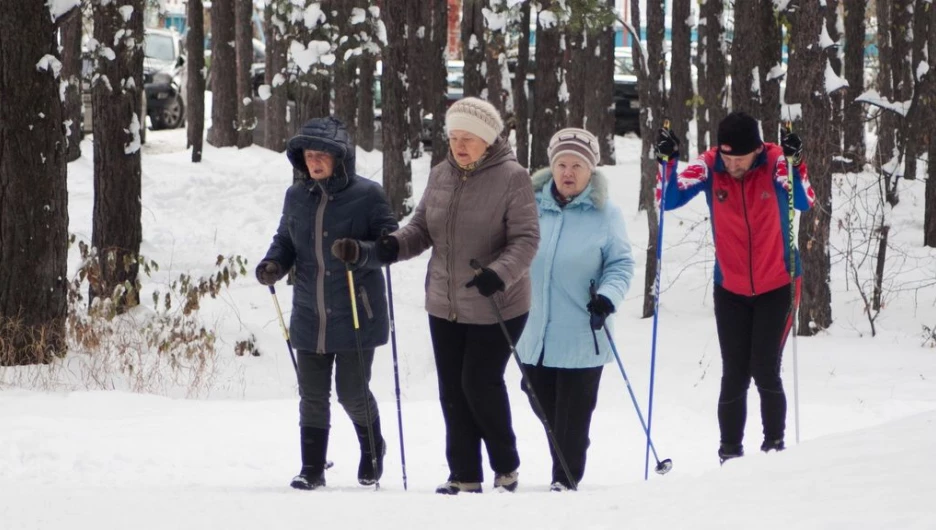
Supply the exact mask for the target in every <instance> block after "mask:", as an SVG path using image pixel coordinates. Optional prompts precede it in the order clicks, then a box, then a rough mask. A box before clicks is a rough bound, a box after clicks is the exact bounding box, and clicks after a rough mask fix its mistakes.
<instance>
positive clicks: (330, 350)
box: [256, 117, 398, 489]
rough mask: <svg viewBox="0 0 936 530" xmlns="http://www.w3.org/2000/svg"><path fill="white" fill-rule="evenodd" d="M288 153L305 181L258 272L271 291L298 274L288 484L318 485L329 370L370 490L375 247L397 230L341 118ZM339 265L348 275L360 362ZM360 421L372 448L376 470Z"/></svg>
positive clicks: (318, 122)
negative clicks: (295, 419) (295, 420)
mask: <svg viewBox="0 0 936 530" xmlns="http://www.w3.org/2000/svg"><path fill="white" fill-rule="evenodd" d="M286 154H287V156H288V158H289V161H290V162H291V163H292V165H293V166H294V167H295V168H296V169H297V170H299V171H300V172H302V173H304V174H305V175H306V177H307V178H306V179H304V180H302V181H299V182H296V183H295V184H293V185H292V186H291V187H290V188H289V189H288V190H287V191H286V201H285V203H284V205H283V215H282V217H281V218H280V223H279V228H278V229H277V230H276V235H275V236H273V243H272V244H271V245H270V249H269V251H267V254H266V257H265V258H263V261H261V262H260V263H259V264H258V265H257V271H256V273H257V279H258V280H259V281H260V283H262V284H263V285H273V284H274V283H276V282H277V281H278V280H279V279H281V278H282V277H283V276H285V275H286V272H287V271H289V269H290V268H291V267H293V266H295V268H296V272H295V282H294V285H293V310H292V316H291V318H290V335H291V337H290V338H291V340H292V344H293V345H294V346H295V347H296V350H297V352H298V355H297V362H298V376H299V396H300V401H299V425H300V439H301V454H302V470H301V471H300V473H299V475H298V476H296V477H295V478H294V479H293V481H292V483H291V486H292V487H294V488H297V489H316V488H319V487H321V486H324V485H325V477H324V470H325V454H326V452H327V449H328V431H329V427H330V419H331V418H330V411H329V398H330V395H331V376H332V366H335V387H336V391H337V394H338V402H339V403H341V405H342V407H344V409H345V411H346V412H347V413H348V416H350V418H351V421H352V422H353V423H354V428H355V431H356V432H357V435H358V439H359V441H360V446H361V461H360V464H359V467H358V481H359V482H360V483H361V484H363V485H367V484H373V483H375V482H376V481H377V480H379V479H380V475H381V473H382V471H383V469H382V468H383V455H384V453H386V446H385V444H384V440H383V437H382V436H381V434H380V418H379V416H378V411H377V402H376V401H375V400H374V396H373V395H372V394H371V392H370V390H369V389H368V382H369V380H370V373H371V364H372V363H373V360H374V349H375V348H376V347H377V346H380V345H383V344H386V342H387V336H388V334H389V318H388V316H387V300H386V297H385V295H384V279H383V275H382V273H381V271H380V262H379V261H378V260H377V259H376V256H375V250H374V243H373V242H374V241H375V240H376V239H377V238H378V237H380V235H381V234H383V233H385V232H386V233H389V232H393V231H394V230H396V229H397V228H398V225H397V222H396V220H395V218H394V217H393V214H392V213H391V211H390V204H389V202H388V201H387V196H386V194H384V192H383V189H382V188H381V187H380V185H379V184H377V183H375V182H372V181H370V180H367V179H365V178H363V177H360V176H357V175H356V174H355V171H354V154H355V153H354V145H353V144H352V143H351V139H350V137H349V136H348V132H347V130H346V129H345V126H344V124H342V123H341V122H340V121H339V120H337V119H335V118H332V117H328V118H317V119H313V120H310V121H309V122H307V123H306V124H305V125H303V126H302V129H301V130H300V132H299V134H297V135H296V136H294V137H293V138H292V139H290V140H289V144H288V146H287V151H286ZM346 267H350V268H351V270H352V271H353V272H354V282H355V295H356V297H357V306H358V308H359V314H360V335H361V347H362V352H361V353H362V354H363V355H360V356H359V355H358V352H357V351H356V343H355V336H354V334H355V329H354V323H353V320H352V308H351V297H350V294H349V293H350V291H349V288H348V287H349V286H348V280H347V274H346ZM360 358H363V361H364V373H365V376H364V378H363V379H362V378H361V367H360V364H361V363H360V361H359V359H360ZM368 409H369V411H368ZM368 412H369V414H368ZM368 417H370V418H371V420H372V424H371V425H370V428H371V429H373V430H372V432H373V435H374V439H375V442H376V443H375V446H376V447H375V450H376V455H377V458H376V463H377V466H376V468H375V467H374V465H373V461H374V460H373V459H372V453H371V448H370V443H369V438H368V424H367V418H368Z"/></svg>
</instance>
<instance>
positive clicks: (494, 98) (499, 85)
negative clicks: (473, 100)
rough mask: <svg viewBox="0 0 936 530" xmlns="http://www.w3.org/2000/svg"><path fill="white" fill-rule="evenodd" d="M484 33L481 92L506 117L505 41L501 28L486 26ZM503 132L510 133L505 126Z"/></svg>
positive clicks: (508, 89) (508, 95)
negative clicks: (482, 84) (483, 70)
mask: <svg viewBox="0 0 936 530" xmlns="http://www.w3.org/2000/svg"><path fill="white" fill-rule="evenodd" d="M485 34H486V38H485V40H484V64H485V79H484V84H485V90H486V92H484V91H482V94H483V95H484V96H485V99H487V100H488V101H490V102H491V104H492V105H494V108H496V109H497V110H498V112H500V113H501V116H503V117H504V118H506V117H507V116H508V112H507V110H508V109H507V100H508V99H510V87H509V86H504V71H505V70H506V69H507V42H506V39H505V36H504V31H503V29H500V30H497V31H494V30H491V29H490V28H488V29H486V30H485ZM503 134H504V135H505V136H506V135H508V134H510V130H509V129H507V128H506V127H505V128H504V133H503Z"/></svg>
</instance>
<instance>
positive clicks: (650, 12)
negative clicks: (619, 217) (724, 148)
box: [631, 0, 666, 318]
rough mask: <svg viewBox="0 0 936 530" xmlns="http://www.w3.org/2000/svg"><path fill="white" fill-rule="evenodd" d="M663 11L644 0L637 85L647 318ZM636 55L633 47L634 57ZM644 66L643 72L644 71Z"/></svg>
mask: <svg viewBox="0 0 936 530" xmlns="http://www.w3.org/2000/svg"><path fill="white" fill-rule="evenodd" d="M636 4H637V2H636V1H632V2H631V5H632V6H633V7H634V9H633V13H632V15H631V16H632V17H633V22H634V23H639V21H640V12H639V10H638V9H637V6H636ZM664 19H665V17H664V12H663V3H662V0H649V1H648V2H647V36H646V41H647V56H648V58H649V60H648V64H646V65H640V64H638V76H637V88H638V91H639V92H640V101H641V109H640V137H641V141H642V146H641V157H640V174H641V178H640V201H639V204H638V209H639V210H641V211H645V212H647V263H646V268H645V269H644V271H645V280H644V305H643V317H644V318H648V317H651V316H653V314H654V305H655V300H656V297H655V294H654V280H655V279H656V273H657V267H658V261H657V235H658V234H659V213H658V211H657V203H656V196H655V190H656V180H657V174H658V172H659V168H658V166H657V163H656V159H655V158H654V157H653V155H652V153H653V142H654V141H655V139H656V131H658V130H659V129H660V127H662V126H663V110H662V109H665V108H666V98H665V94H664V93H663V90H662V83H663V73H664V68H665V66H666V65H665V63H664V58H663V32H664V27H663V26H664ZM638 55H639V51H638V50H634V57H635V58H636V57H637V56H638ZM645 69H646V71H645Z"/></svg>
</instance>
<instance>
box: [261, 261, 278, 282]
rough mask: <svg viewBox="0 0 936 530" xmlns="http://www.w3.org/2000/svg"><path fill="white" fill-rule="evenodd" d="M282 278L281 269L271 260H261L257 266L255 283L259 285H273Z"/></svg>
mask: <svg viewBox="0 0 936 530" xmlns="http://www.w3.org/2000/svg"><path fill="white" fill-rule="evenodd" d="M282 277H283V268H282V267H280V264H279V263H277V262H275V261H272V260H263V261H261V262H260V263H258V264H257V281H258V282H260V284H261V285H267V286H270V285H273V284H274V283H276V282H277V280H279V279H280V278H282Z"/></svg>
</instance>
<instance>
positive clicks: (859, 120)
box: [842, 2, 867, 167]
mask: <svg viewBox="0 0 936 530" xmlns="http://www.w3.org/2000/svg"><path fill="white" fill-rule="evenodd" d="M864 20H865V3H864V2H847V3H845V64H844V68H845V80H846V81H848V90H847V91H846V92H845V100H844V106H845V117H844V123H843V126H842V129H843V131H842V132H843V136H844V142H845V153H846V156H848V157H850V158H851V159H852V161H853V163H854V164H855V165H857V166H858V167H861V165H862V164H863V163H864V161H865V157H866V156H867V154H866V153H865V126H864V120H865V113H864V106H863V104H861V103H855V98H856V97H858V96H860V95H861V94H862V93H863V92H864V37H865V24H864Z"/></svg>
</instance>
